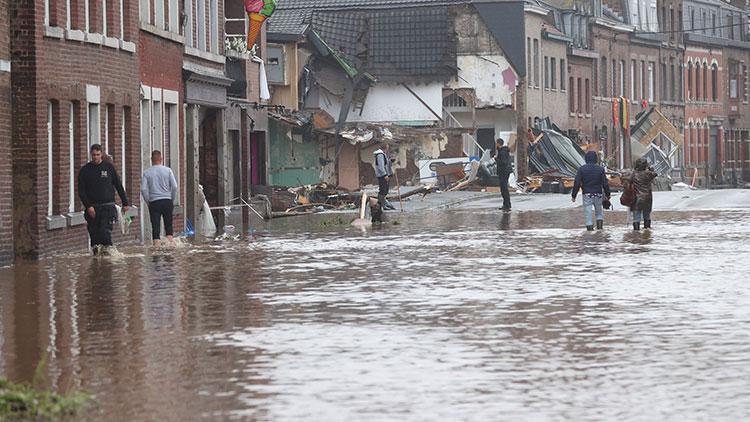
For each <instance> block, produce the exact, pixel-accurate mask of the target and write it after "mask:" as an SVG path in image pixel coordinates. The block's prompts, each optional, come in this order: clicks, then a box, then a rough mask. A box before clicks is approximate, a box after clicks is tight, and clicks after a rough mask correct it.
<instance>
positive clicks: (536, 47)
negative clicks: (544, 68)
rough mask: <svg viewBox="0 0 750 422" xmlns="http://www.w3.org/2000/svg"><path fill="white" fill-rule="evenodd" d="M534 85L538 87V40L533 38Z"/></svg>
mask: <svg viewBox="0 0 750 422" xmlns="http://www.w3.org/2000/svg"><path fill="white" fill-rule="evenodd" d="M534 86H535V87H537V88H539V40H538V39H534Z"/></svg>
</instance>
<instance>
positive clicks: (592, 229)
mask: <svg viewBox="0 0 750 422" xmlns="http://www.w3.org/2000/svg"><path fill="white" fill-rule="evenodd" d="M586 230H587V231H590V232H592V231H594V226H586Z"/></svg>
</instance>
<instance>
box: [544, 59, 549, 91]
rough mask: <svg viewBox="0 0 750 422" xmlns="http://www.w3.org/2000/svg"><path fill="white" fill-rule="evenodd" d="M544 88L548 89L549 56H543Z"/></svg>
mask: <svg viewBox="0 0 750 422" xmlns="http://www.w3.org/2000/svg"><path fill="white" fill-rule="evenodd" d="M544 89H549V58H548V57H547V56H544Z"/></svg>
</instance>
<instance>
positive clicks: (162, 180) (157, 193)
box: [141, 151, 180, 246]
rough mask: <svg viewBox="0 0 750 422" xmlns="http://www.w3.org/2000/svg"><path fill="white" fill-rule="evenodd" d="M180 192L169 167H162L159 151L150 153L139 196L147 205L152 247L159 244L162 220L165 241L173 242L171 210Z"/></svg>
mask: <svg viewBox="0 0 750 422" xmlns="http://www.w3.org/2000/svg"><path fill="white" fill-rule="evenodd" d="M179 194H180V190H179V188H178V187H177V180H175V177H174V173H173V172H172V169H170V168H169V167H167V166H165V165H162V155H161V151H153V152H152V153H151V167H149V168H148V170H146V171H145V172H143V178H142V180H141V195H143V200H144V201H146V203H147V204H148V213H149V215H150V217H151V237H152V239H153V240H154V246H159V244H160V243H161V221H162V219H163V220H164V232H165V234H166V235H167V240H168V241H169V242H172V241H173V240H174V238H173V235H174V229H173V227H172V210H173V209H174V204H175V203H176V202H177V198H178V197H179Z"/></svg>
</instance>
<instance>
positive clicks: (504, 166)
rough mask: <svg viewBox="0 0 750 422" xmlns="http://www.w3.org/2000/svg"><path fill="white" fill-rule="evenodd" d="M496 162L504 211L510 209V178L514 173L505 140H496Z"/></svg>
mask: <svg viewBox="0 0 750 422" xmlns="http://www.w3.org/2000/svg"><path fill="white" fill-rule="evenodd" d="M496 149H497V152H496V153H495V162H496V163H497V175H498V177H499V178H500V193H502V195H503V206H502V208H500V209H501V210H503V211H506V212H508V211H510V191H509V190H508V178H509V177H510V174H511V173H513V162H512V161H511V159H510V150H509V149H508V147H506V146H505V141H504V140H502V139H499V138H498V140H497V141H496Z"/></svg>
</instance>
